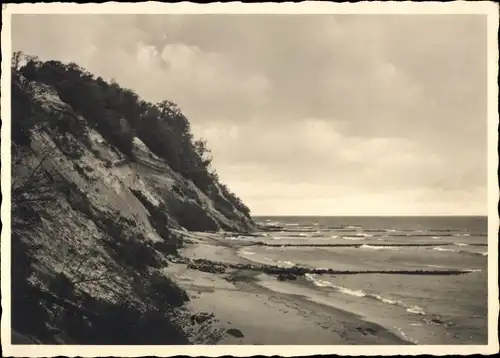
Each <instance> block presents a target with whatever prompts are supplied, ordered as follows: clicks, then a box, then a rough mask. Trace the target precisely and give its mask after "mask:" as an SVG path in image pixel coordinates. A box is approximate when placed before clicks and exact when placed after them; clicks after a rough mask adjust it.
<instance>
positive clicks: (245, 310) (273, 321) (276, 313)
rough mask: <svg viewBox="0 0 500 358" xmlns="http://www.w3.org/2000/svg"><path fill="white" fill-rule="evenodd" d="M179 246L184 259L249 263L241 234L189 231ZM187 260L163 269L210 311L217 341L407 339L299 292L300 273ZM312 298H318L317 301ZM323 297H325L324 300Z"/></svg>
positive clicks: (195, 307)
mask: <svg viewBox="0 0 500 358" xmlns="http://www.w3.org/2000/svg"><path fill="white" fill-rule="evenodd" d="M189 236H190V238H189V239H188V240H187V241H188V243H187V244H186V247H185V248H184V249H183V250H182V251H181V255H183V256H184V257H185V258H187V259H191V260H196V259H206V260H210V261H214V262H221V263H227V264H248V263H249V261H248V260H246V259H245V258H242V257H240V256H239V255H238V250H239V249H241V248H242V247H244V246H246V245H248V244H249V242H247V241H245V240H227V239H225V238H222V237H220V236H218V235H215V234H190V235H189ZM188 266H189V265H188V264H187V263H173V264H170V265H169V267H168V268H166V271H167V272H166V273H167V274H168V275H169V276H171V277H172V278H173V279H174V280H175V281H176V282H177V283H178V284H179V285H180V286H182V287H183V288H185V289H186V291H187V292H188V294H189V296H190V298H191V301H190V303H189V305H188V309H190V310H192V311H193V312H208V313H213V314H214V315H215V318H216V323H215V324H214V328H216V329H220V330H221V332H222V333H223V334H222V337H221V340H220V341H219V342H218V344H252V345H260V344H262V345H279V344H286V345H290V344H299V345H307V344H340V345H342V344H408V343H409V342H406V341H404V340H402V339H401V338H399V337H398V336H397V335H395V334H394V333H392V332H389V331H388V330H386V329H385V328H383V327H380V326H378V325H376V324H373V323H370V322H366V321H364V320H363V319H362V318H361V317H358V316H357V315H354V314H352V313H350V312H345V311H343V310H340V309H337V308H335V307H332V306H330V305H327V304H323V303H322V302H321V301H320V298H319V297H318V299H317V300H312V299H311V297H309V298H307V297H305V296H304V295H301V290H302V289H303V288H305V287H303V286H304V285H306V284H307V282H306V280H304V278H303V277H299V278H298V279H297V280H294V281H293V282H291V281H285V282H282V281H279V280H278V279H277V277H276V276H271V275H267V274H264V273H260V272H258V271H255V270H240V269H227V270H225V272H224V273H212V272H203V271H200V270H198V269H193V268H189V267H188ZM315 301H316V302H315ZM325 303H326V302H325Z"/></svg>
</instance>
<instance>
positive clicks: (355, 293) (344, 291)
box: [305, 274, 426, 316]
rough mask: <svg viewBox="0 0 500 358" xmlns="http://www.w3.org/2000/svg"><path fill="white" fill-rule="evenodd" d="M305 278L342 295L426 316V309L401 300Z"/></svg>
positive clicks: (313, 277) (310, 277)
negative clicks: (366, 299)
mask: <svg viewBox="0 0 500 358" xmlns="http://www.w3.org/2000/svg"><path fill="white" fill-rule="evenodd" d="M305 277H306V279H307V280H308V281H311V282H312V283H313V284H314V285H315V286H317V287H330V288H333V289H334V290H336V291H337V292H340V293H342V294H345V295H349V296H353V297H359V298H362V297H365V298H370V299H373V300H377V301H380V302H382V303H385V304H389V305H395V306H399V307H401V308H404V309H405V310H406V312H408V313H412V314H417V315H421V316H423V315H425V314H426V312H425V311H424V309H422V308H421V307H418V306H414V305H408V304H406V303H404V302H402V301H399V300H395V299H390V298H387V297H383V296H381V295H377V294H372V293H366V292H364V291H362V290H352V289H350V288H347V287H343V286H337V285H334V284H333V283H331V282H330V281H325V280H319V279H317V278H315V276H314V275H313V274H305Z"/></svg>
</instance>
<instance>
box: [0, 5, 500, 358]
mask: <svg viewBox="0 0 500 358" xmlns="http://www.w3.org/2000/svg"><path fill="white" fill-rule="evenodd" d="M2 13H3V14H2V18H3V27H2V34H1V35H2V37H1V38H2V73H3V74H4V75H3V76H2V78H1V85H2V87H1V90H2V91H1V93H2V98H1V99H2V102H1V104H2V106H1V118H2V119H3V120H2V129H1V139H2V142H1V159H2V166H1V180H2V181H1V183H2V197H3V200H2V206H1V216H2V224H3V226H2V234H1V248H2V250H1V255H2V260H1V278H2V280H1V288H2V300H1V303H2V307H3V314H2V319H1V341H2V350H3V353H4V355H5V356H24V357H52V356H60V355H62V356H68V357H74V356H82V357H94V356H121V357H136V356H145V355H150V356H172V355H184V356H209V357H215V356H221V355H233V356H236V357H242V356H252V355H280V356H284V357H290V356H296V355H312V354H339V355H361V354H362V355H399V354H402V353H403V354H407V355H417V354H432V355H447V354H457V355H466V354H474V353H475V354H494V353H496V352H498V351H499V344H498V312H499V302H498V284H497V282H498V265H497V262H498V240H497V239H496V238H497V235H498V229H499V218H498V212H497V205H498V201H499V198H500V196H499V185H498V177H497V168H498V153H497V143H498V123H499V119H498V111H497V108H498V86H497V76H498V42H497V40H498V39H497V34H498V24H499V7H498V5H497V4H495V3H494V2H487V1H479V2H465V1H456V2H447V3H441V2H422V3H420V2H409V1H405V2H375V1H374V2H358V3H339V4H337V3H326V2H312V1H306V2H302V3H280V4H278V3H260V4H243V3H238V2H232V3H213V4H194V3H189V2H182V3H176V4H164V3H158V2H143V3H134V4H129V3H105V4H75V3H47V4H46V3H36V4H8V5H2ZM26 13H28V14H53V13H58V14H149V13H155V14H215V13H217V14H242V13H244V14H401V15H404V14H482V15H485V16H487V27H488V28H487V33H488V39H487V44H488V74H487V77H488V237H489V242H488V276H489V277H488V279H489V281H488V292H489V296H488V319H489V321H488V323H489V324H488V337H489V342H488V345H482V346H479V345H478V346H466V345H460V346H457V345H455V346H452V345H449V346H429V345H416V346H231V345H227V346H223V345H217V346H80V345H71V346H70V345H68V346H57V345H11V343H10V341H11V334H10V310H9V309H8V308H9V307H10V197H11V192H10V189H11V188H10V181H11V152H10V76H9V75H8V74H9V73H10V58H11V37H10V35H11V33H10V27H11V15H13V14H26Z"/></svg>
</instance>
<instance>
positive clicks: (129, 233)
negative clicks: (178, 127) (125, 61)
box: [12, 59, 254, 344]
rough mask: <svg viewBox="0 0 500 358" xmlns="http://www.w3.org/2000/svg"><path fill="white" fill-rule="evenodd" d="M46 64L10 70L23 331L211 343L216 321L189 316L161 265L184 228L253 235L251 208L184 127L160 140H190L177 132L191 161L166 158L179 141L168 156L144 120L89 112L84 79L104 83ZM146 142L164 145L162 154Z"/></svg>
mask: <svg viewBox="0 0 500 358" xmlns="http://www.w3.org/2000/svg"><path fill="white" fill-rule="evenodd" d="M45 64H46V63H42V62H40V61H37V60H33V59H28V61H27V63H26V64H25V65H24V66H23V67H19V66H18V64H17V63H16V65H15V66H14V68H13V72H12V128H13V132H12V139H13V141H12V182H13V184H12V255H13V256H12V301H13V302H14V303H13V308H12V311H13V312H12V315H13V321H12V325H13V330H14V332H15V334H16V335H17V336H16V337H19V334H21V335H24V336H32V337H33V338H31V339H32V340H35V341H37V342H42V343H82V344H84V343H94V344H99V343H108V344H123V343H124V344H132V343H137V344H143V343H146V344H158V343H161V344H179V343H193V342H198V341H202V342H206V341H207V340H208V341H210V340H215V339H216V332H214V331H212V330H210V328H209V326H208V323H209V321H210V317H209V316H205V315H203V314H201V315H198V316H193V315H192V314H190V313H188V312H186V311H183V308H182V307H183V304H184V302H186V301H187V300H188V299H189V298H188V297H187V295H186V294H185V293H184V292H183V291H182V290H181V289H180V288H179V287H177V285H176V284H175V283H173V282H172V281H171V280H170V279H169V278H168V276H167V275H166V274H165V272H164V268H165V267H166V266H167V265H168V262H169V258H170V257H174V256H175V255H176V254H177V248H179V247H180V246H181V245H182V236H183V235H182V233H183V231H186V230H190V231H220V230H224V231H237V232H249V231H252V230H253V229H254V223H253V222H252V220H251V219H250V216H249V212H248V210H246V207H244V206H242V203H241V202H240V201H239V199H238V200H236V199H237V198H236V197H235V196H234V195H233V194H231V193H230V192H229V191H228V190H227V189H224V188H225V187H224V188H223V187H222V186H221V184H219V183H218V181H217V180H215V179H213V178H214V176H211V175H209V172H208V170H207V166H200V165H198V164H196V163H203V160H202V156H203V153H196V152H195V151H194V150H191V149H190V148H191V147H190V144H189V143H191V142H192V141H191V138H192V137H191V136H190V134H189V133H188V134H186V133H184V134H177V133H176V132H175V131H173V132H172V133H173V134H172V135H171V137H169V138H165V139H164V140H169V141H171V142H172V141H174V140H176V139H178V137H181V136H185V137H186V138H188V139H190V140H189V141H186V140H185V138H184V137H182V138H181V139H180V142H179V143H182V145H183V146H184V147H179V149H183V150H184V151H185V152H184V153H187V154H183V157H182V158H183V159H186V158H187V159H189V160H191V159H192V160H193V162H194V163H195V164H190V166H188V165H186V164H183V162H182V161H181V162H179V161H178V162H175V161H173V160H172V157H168V156H167V155H163V157H162V156H161V155H160V154H165V153H167V154H168V155H171V154H172V153H174V154H175V150H176V148H175V147H174V148H173V151H171V152H165V151H162V150H163V148H164V147H162V146H161V145H160V143H161V142H158V141H155V140H156V139H152V138H153V137H154V135H156V134H155V133H153V134H152V133H149V132H148V129H147V127H148V125H149V124H146V125H141V124H138V123H134V125H131V124H130V123H129V121H130V119H129V120H127V119H126V116H127V115H128V114H127V113H126V112H125V113H121V112H119V111H118V110H117V108H116V107H115V108H114V109H110V108H112V106H111V105H110V103H106V104H104V105H103V106H102V108H103V109H104V110H105V111H106V112H103V113H109V111H111V110H112V111H113V117H103V118H102V119H99V118H98V117H96V116H97V115H98V114H99V113H97V112H95V113H90V114H89V113H88V112H87V111H86V110H85V108H86V107H85V105H86V104H85V101H86V100H88V107H93V108H97V107H96V106H95V104H94V103H93V101H94V102H95V98H92V97H88V98H86V96H87V95H88V93H87V92H85V90H81V91H79V90H78V89H79V87H78V86H80V85H81V81H82V80H81V79H82V78H84V79H85V80H86V81H90V82H92V81H94V82H95V83H97V82H96V81H97V80H94V78H93V76H90V77H89V75H88V74H87V73H85V72H84V71H83V70H81V69H79V68H78V69H75V67H74V65H68V66H67V67H64V66H66V65H62V64H60V63H56V66H52V67H50V68H49V69H50V71H47V66H45ZM44 66H45V67H44ZM58 66H59V67H58ZM61 66H62V67H61ZM54 69H55V70H54ZM72 71H73V72H72ZM75 73H79V74H78V76H79V77H78V78H76V79H75V77H74V76H75ZM72 76H73V77H72ZM85 76H87V77H85ZM51 81H53V82H54V83H55V85H52V83H51ZM90 82H88V83H90ZM94 82H92V83H94ZM48 83H49V84H48ZM68 83H70V84H69V85H68ZM100 85H101V86H102V88H110V87H109V86H110V85H107V84H106V85H103V84H102V83H101V84H100ZM106 86H107V87H106ZM117 88H119V86H117V85H115V86H114V87H113V90H115V91H118V90H117ZM119 89H120V88H119ZM120 90H121V89H120ZM122 91H123V90H122ZM118 92H119V91H118ZM69 93H71V96H70V95H69ZM62 97H64V98H65V99H66V101H64V100H63V99H62ZM76 99H77V100H78V103H79V104H77V103H76ZM135 100H136V101H137V99H135ZM103 103H104V102H103ZM120 103H121V104H124V105H127V102H126V101H122V102H120ZM137 103H138V104H139V105H141V104H142V105H143V104H144V102H137ZM80 105H82V106H84V107H81V108H80V107H79V106H80ZM75 107H79V108H75ZM146 107H147V106H146ZM99 108H101V107H99ZM148 110H151V108H149V107H147V108H146V111H145V112H147V111H148ZM177 114H178V113H177ZM90 117H92V119H89V118H90ZM109 118H112V119H109ZM116 118H117V120H115V119H116ZM145 120H148V119H145ZM149 120H150V119H149ZM162 121H163V122H162ZM162 121H160V120H157V122H154V123H156V124H158V123H160V124H162V123H164V122H165V121H164V120H163V119H162ZM115 124H117V125H115ZM150 130H151V131H154V130H155V128H154V127H151V128H150ZM139 137H142V138H143V139H145V140H143V139H141V138H139ZM160 139H161V138H160ZM145 141H148V142H149V143H150V144H151V143H152V144H153V145H157V146H156V148H155V149H156V150H155V152H153V151H152V150H151V149H150V148H149V146H148V145H146V144H145ZM186 143H188V144H186ZM194 154H196V155H197V156H196V155H194ZM176 159H179V158H176ZM173 166H174V167H175V168H176V169H174V168H173ZM180 169H181V170H180ZM188 169H189V170H188ZM193 173H198V176H195V175H194V174H193ZM199 173H201V174H203V175H202V176H200V175H201V174H199ZM200 177H201V178H203V181H200V180H197V179H198V178H200ZM200 183H203V184H204V185H200ZM200 187H201V188H200ZM242 209H243V210H242ZM27 313H29V314H28V315H27ZM28 317H29V318H28ZM27 318H28V320H27ZM139 331H140V332H141V333H138V332H139Z"/></svg>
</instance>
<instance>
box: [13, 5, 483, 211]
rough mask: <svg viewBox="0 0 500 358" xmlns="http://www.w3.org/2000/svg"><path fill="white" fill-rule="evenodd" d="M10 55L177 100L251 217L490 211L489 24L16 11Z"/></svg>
mask: <svg viewBox="0 0 500 358" xmlns="http://www.w3.org/2000/svg"><path fill="white" fill-rule="evenodd" d="M12 31H13V32H12V39H13V42H12V44H13V49H14V50H23V51H24V52H26V53H30V54H34V55H38V56H39V57H40V58H41V59H43V60H49V59H58V60H62V61H68V62H69V61H74V62H77V63H78V64H80V65H81V66H83V67H85V68H87V69H88V70H89V71H91V72H93V73H95V74H96V75H100V76H103V77H104V78H106V79H111V78H114V79H116V80H117V82H119V83H120V84H121V85H122V86H124V87H128V88H131V89H133V90H135V91H136V92H137V93H138V94H139V95H141V96H142V97H143V98H145V99H147V100H150V101H159V100H163V99H169V100H173V101H174V102H176V103H178V104H179V106H180V107H181V109H182V110H183V112H184V113H185V114H186V116H187V117H188V118H189V119H190V121H191V123H192V127H193V131H194V134H195V135H196V136H198V137H200V136H201V137H204V138H206V139H207V140H208V142H209V146H210V147H211V148H212V152H213V155H214V162H213V163H214V167H215V168H216V169H217V172H218V173H219V174H220V177H221V180H222V181H223V182H225V183H226V184H228V186H229V187H230V188H231V189H232V190H233V191H234V192H235V193H236V194H237V195H239V196H240V197H241V198H242V199H243V201H244V202H245V203H246V204H247V205H248V206H249V207H250V208H251V210H252V213H253V214H255V215H257V214H282V215H286V214H288V215H293V214H297V215H306V214H310V215H339V214H347V215H355V214H368V215H375V214H384V215H390V214H398V215H403V214H416V215H418V214H427V215H432V214H486V213H487V191H486V186H487V173H486V167H487V156H486V153H487V148H486V133H487V117H486V35H485V34H486V18H485V17H482V16H473V15H392V16H389V15H385V16H382V15H339V16H332V15H319V16H318V15H315V16H304V15H287V16H285V15H139V16H129V15H99V16H96V15H55V16H49V15H14V16H13V29H12Z"/></svg>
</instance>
